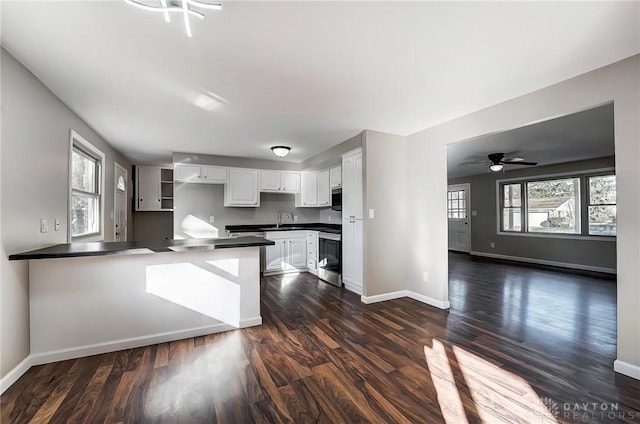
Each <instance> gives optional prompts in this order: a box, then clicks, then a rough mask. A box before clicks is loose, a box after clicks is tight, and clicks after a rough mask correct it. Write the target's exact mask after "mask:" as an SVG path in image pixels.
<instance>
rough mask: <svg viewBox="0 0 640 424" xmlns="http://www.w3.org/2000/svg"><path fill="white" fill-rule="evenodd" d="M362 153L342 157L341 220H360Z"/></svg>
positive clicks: (361, 210) (361, 213)
mask: <svg viewBox="0 0 640 424" xmlns="http://www.w3.org/2000/svg"><path fill="white" fill-rule="evenodd" d="M362 190H363V185H362V151H361V150H357V151H355V152H352V153H348V154H346V155H344V156H343V157H342V218H343V219H362V218H363V205H362Z"/></svg>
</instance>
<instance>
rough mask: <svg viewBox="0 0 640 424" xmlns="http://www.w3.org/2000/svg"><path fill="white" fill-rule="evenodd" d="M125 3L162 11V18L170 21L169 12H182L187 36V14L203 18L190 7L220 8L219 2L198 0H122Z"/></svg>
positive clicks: (188, 29) (189, 30)
mask: <svg viewBox="0 0 640 424" xmlns="http://www.w3.org/2000/svg"><path fill="white" fill-rule="evenodd" d="M124 2H125V3H127V4H130V5H131V6H136V7H139V8H140V9H143V10H147V11H149V12H162V13H163V14H164V20H165V21H166V22H171V19H170V18H169V13H170V12H177V13H182V16H183V18H184V29H185V31H186V32H187V36H188V37H191V24H190V22H189V15H191V16H195V17H196V18H200V19H204V13H202V12H198V11H197V10H193V9H192V8H191V7H192V6H193V7H199V8H202V9H213V10H220V9H222V4H220V3H204V2H201V1H199V0H160V5H159V6H152V5H149V4H146V3H141V2H139V1H137V0H124Z"/></svg>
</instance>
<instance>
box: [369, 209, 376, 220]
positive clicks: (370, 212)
mask: <svg viewBox="0 0 640 424" xmlns="http://www.w3.org/2000/svg"><path fill="white" fill-rule="evenodd" d="M374 216H375V212H374V210H373V209H369V219H373V218H374Z"/></svg>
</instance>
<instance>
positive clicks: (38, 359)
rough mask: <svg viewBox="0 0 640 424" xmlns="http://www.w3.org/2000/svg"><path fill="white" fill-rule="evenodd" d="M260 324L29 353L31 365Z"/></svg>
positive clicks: (220, 326)
mask: <svg viewBox="0 0 640 424" xmlns="http://www.w3.org/2000/svg"><path fill="white" fill-rule="evenodd" d="M261 324H262V317H260V316H257V317H253V318H248V319H244V320H242V321H240V325H239V326H238V327H235V326H233V325H229V324H224V323H220V324H214V325H208V326H205V327H198V328H191V329H187V330H178V331H171V332H167V333H160V334H153V335H150V336H143V337H134V338H130V339H122V340H116V341H110V342H106V343H97V344H93V345H86V346H78V347H73V348H69V349H61V350H55V351H49V352H41V353H34V354H31V356H30V358H31V365H32V366H33V365H41V364H48V363H50V362H57V361H64V360H67V359H75V358H81V357H83V356H91V355H99V354H101V353H108V352H115V351H118V350H124V349H133V348H137V347H142V346H149V345H154V344H158V343H167V342H173V341H176V340H182V339H187V338H190V337H199V336H204V335H207V334H214V333H220V332H223V331H229V330H235V329H237V328H245V327H253V326H255V325H261Z"/></svg>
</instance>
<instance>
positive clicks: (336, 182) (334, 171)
mask: <svg viewBox="0 0 640 424" xmlns="http://www.w3.org/2000/svg"><path fill="white" fill-rule="evenodd" d="M329 173H330V175H329V184H330V186H331V188H340V187H342V166H340V165H338V166H336V167H333V168H331V170H330V171H329Z"/></svg>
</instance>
